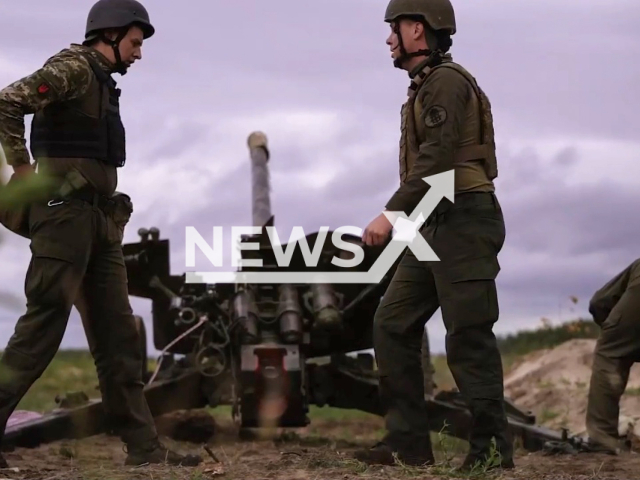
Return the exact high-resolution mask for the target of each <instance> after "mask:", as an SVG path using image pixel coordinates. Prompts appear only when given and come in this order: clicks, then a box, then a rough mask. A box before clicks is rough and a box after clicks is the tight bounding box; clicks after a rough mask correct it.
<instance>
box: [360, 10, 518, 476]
mask: <svg viewBox="0 0 640 480" xmlns="http://www.w3.org/2000/svg"><path fill="white" fill-rule="evenodd" d="M385 21H386V22H388V23H389V24H390V28H391V33H390V35H389V37H388V39H387V44H388V45H389V47H390V50H391V56H392V58H393V63H394V66H395V67H397V68H400V69H403V70H406V71H407V72H408V74H409V77H410V85H409V89H408V92H407V94H408V99H407V101H406V103H405V104H404V105H403V108H402V113H401V119H402V121H401V140H400V186H399V188H398V190H397V191H396V192H395V193H394V194H393V196H392V197H391V199H390V200H389V201H388V202H387V204H386V205H385V211H383V213H380V215H379V216H378V217H377V218H375V219H374V220H373V221H372V222H371V223H370V224H369V225H368V226H367V228H366V229H365V231H364V234H363V240H364V241H365V243H367V244H368V245H375V244H382V243H383V242H385V241H386V240H387V239H388V237H389V235H390V232H391V230H392V223H391V222H390V220H388V218H387V215H389V216H390V217H391V218H392V220H393V218H394V215H393V214H391V213H390V212H404V213H405V214H406V215H410V214H411V213H412V211H413V210H414V208H415V207H416V206H417V205H418V203H419V201H420V200H421V199H422V198H423V197H424V195H425V194H426V192H427V190H428V189H429V185H428V184H427V183H425V181H424V180H423V178H425V177H428V176H431V175H435V174H439V173H443V172H446V171H450V170H453V171H454V175H455V199H454V202H453V203H452V202H450V201H449V200H445V199H443V200H442V201H441V202H440V203H439V205H438V206H437V207H436V209H435V211H434V212H433V213H432V214H431V215H430V216H429V217H428V219H427V221H426V222H425V225H424V226H423V228H422V229H421V231H420V233H421V234H422V236H423V237H424V238H425V239H426V241H427V243H428V244H429V245H430V246H431V247H432V248H433V250H434V252H435V253H436V254H437V256H438V258H439V259H440V261H436V262H430V261H419V260H418V259H417V258H416V256H415V255H414V253H413V252H412V251H411V250H407V252H406V253H405V254H404V256H403V258H402V260H401V262H400V264H399V266H398V268H397V269H396V272H395V274H394V277H393V279H392V281H391V283H390V285H389V287H388V289H387V291H386V292H385V294H384V297H383V299H382V302H381V304H380V306H379V309H378V311H377V312H376V315H375V319H374V347H375V352H376V360H377V363H378V368H379V375H380V396H381V402H382V405H383V406H384V408H385V411H386V414H385V421H386V428H387V431H388V433H387V435H386V436H385V437H384V439H383V440H382V442H380V443H378V444H377V445H376V446H374V447H373V448H371V449H368V450H362V451H359V452H357V453H356V458H358V459H360V460H362V461H364V462H368V463H378V464H392V463H393V461H394V455H393V454H394V453H396V454H397V455H398V457H399V459H400V460H401V461H403V462H405V463H409V464H414V465H417V464H431V463H433V461H434V458H433V453H432V446H431V442H430V437H429V418H428V417H427V414H426V411H425V403H424V397H423V393H424V391H423V381H422V379H423V377H422V372H421V365H420V363H421V362H420V338H421V335H422V331H423V329H424V326H425V324H426V322H427V321H428V319H429V318H431V317H432V316H433V314H434V313H435V312H436V310H437V309H438V308H441V309H442V317H443V320H444V324H445V327H446V330H447V336H446V348H447V360H448V364H449V368H450V370H451V372H452V374H453V377H454V379H455V381H456V384H457V385H458V388H459V390H460V392H461V393H462V395H463V396H464V398H465V400H466V402H467V404H468V405H469V407H470V410H471V413H472V416H473V420H472V422H471V425H470V437H469V443H470V450H469V452H468V455H467V457H466V459H465V460H464V463H463V465H462V467H461V468H462V469H463V470H466V469H469V468H471V467H473V465H475V464H476V463H477V462H485V461H486V460H487V459H488V458H489V456H490V454H491V452H492V451H493V450H492V443H493V440H495V445H496V447H497V451H498V452H499V453H500V456H501V462H500V463H499V465H501V466H502V467H505V468H511V467H513V459H512V456H513V453H512V449H513V447H512V442H511V439H510V437H509V434H508V423H507V418H506V413H505V407H504V397H503V372H502V363H501V357H500V353H499V351H498V347H497V344H496V338H495V335H494V333H493V325H494V323H495V322H496V321H497V320H498V296H497V292H496V283H495V280H496V276H497V274H498V272H499V270H500V267H499V264H498V259H497V257H498V253H499V252H500V250H501V248H502V246H503V242H504V239H505V225H504V219H503V215H502V210H501V207H500V204H499V203H498V199H497V198H496V195H495V188H494V183H493V180H494V179H495V178H496V177H497V164H496V156H495V144H494V138H493V121H492V115H491V106H490V103H489V100H488V98H487V96H486V95H485V94H484V92H483V91H482V90H481V89H480V87H479V86H478V84H477V83H476V81H475V79H474V77H472V76H471V75H470V74H469V73H468V72H467V71H466V70H465V69H464V68H463V67H461V66H460V65H458V64H457V63H455V62H453V60H452V57H451V55H450V53H449V48H450V47H451V45H452V41H451V36H452V35H453V34H455V32H456V23H455V17H454V11H453V7H452V5H451V3H450V2H449V0H391V1H390V2H389V4H388V7H387V10H386V14H385ZM494 458H495V457H494Z"/></svg>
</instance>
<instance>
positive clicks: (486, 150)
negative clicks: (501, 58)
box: [400, 61, 498, 190]
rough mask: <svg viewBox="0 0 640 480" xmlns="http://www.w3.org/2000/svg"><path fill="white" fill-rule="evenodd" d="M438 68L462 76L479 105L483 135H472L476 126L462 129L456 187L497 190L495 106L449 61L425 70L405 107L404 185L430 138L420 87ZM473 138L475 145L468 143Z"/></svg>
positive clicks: (455, 164)
mask: <svg viewBox="0 0 640 480" xmlns="http://www.w3.org/2000/svg"><path fill="white" fill-rule="evenodd" d="M438 68H452V69H454V70H455V71H457V72H459V73H460V74H462V75H463V76H464V77H465V79H466V80H467V81H468V82H469V84H470V85H471V86H472V87H473V90H474V92H475V98H472V102H474V103H476V104H477V108H478V112H477V115H478V117H477V123H478V126H479V131H470V130H469V128H473V125H468V124H467V125H462V128H461V130H460V142H461V143H462V144H461V145H459V146H458V148H457V149H456V150H455V152H454V159H453V163H454V167H455V169H456V187H457V189H461V190H466V189H474V188H475V187H476V186H478V188H479V189H481V190H486V189H493V186H492V181H493V179H495V178H496V177H497V176H498V165H497V160H496V146H495V140H494V130H493V116H492V113H491V104H490V102H489V99H488V98H487V96H486V95H485V94H484V92H483V91H482V89H481V88H480V87H479V86H478V84H477V83H476V80H475V78H474V77H473V76H471V74H470V73H469V72H467V70H465V69H464V68H463V67H461V66H460V65H458V64H456V63H454V62H451V61H447V62H442V63H440V64H439V65H437V66H435V67H429V66H427V67H425V68H424V69H423V70H421V71H420V72H419V73H418V74H417V75H416V77H415V78H414V79H413V81H412V82H411V85H410V87H409V90H408V96H409V98H408V100H407V101H406V103H405V104H404V105H403V106H402V111H401V115H402V122H401V132H402V135H401V139H400V182H401V183H404V182H405V181H406V180H407V177H408V176H409V173H410V172H411V169H412V167H413V165H414V163H415V161H416V158H417V157H418V152H419V149H420V144H421V143H422V142H423V141H424V138H425V136H426V131H425V130H426V128H427V127H426V125H424V123H423V121H422V120H421V115H422V105H421V102H419V101H417V97H418V93H419V91H420V87H421V86H422V85H423V84H424V81H425V80H426V78H427V77H428V76H429V75H430V74H431V73H432V72H433V71H434V70H436V69H438ZM470 138H473V139H474V140H473V142H472V144H469V142H468V139H470Z"/></svg>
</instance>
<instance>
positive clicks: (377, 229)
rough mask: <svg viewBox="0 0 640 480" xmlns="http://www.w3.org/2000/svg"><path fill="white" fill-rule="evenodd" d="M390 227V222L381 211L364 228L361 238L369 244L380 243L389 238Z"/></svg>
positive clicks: (391, 226)
mask: <svg viewBox="0 0 640 480" xmlns="http://www.w3.org/2000/svg"><path fill="white" fill-rule="evenodd" d="M392 228H393V225H392V224H391V222H390V221H389V220H388V219H387V217H386V216H385V215H384V214H383V213H381V214H380V215H378V216H377V217H376V218H374V219H373V221H372V222H371V223H369V225H368V226H367V228H365V229H364V233H363V234H362V240H363V241H364V243H365V244H366V245H369V246H372V245H382V244H384V243H385V242H386V241H387V239H388V238H389V235H390V234H391V229H392Z"/></svg>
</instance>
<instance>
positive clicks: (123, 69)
mask: <svg viewBox="0 0 640 480" xmlns="http://www.w3.org/2000/svg"><path fill="white" fill-rule="evenodd" d="M128 31H129V29H128V28H123V29H121V30H120V33H118V36H117V37H116V39H115V40H111V39H110V38H108V37H107V36H106V35H105V34H104V33H102V34H101V35H100V39H101V40H102V41H103V42H104V43H106V44H108V45H111V48H112V49H113V56H114V58H115V59H116V62H115V67H114V69H113V71H114V72H116V73H119V74H120V75H126V73H127V69H128V68H129V67H127V65H126V64H125V63H124V62H123V61H122V58H121V57H120V49H119V48H118V47H119V46H120V42H121V41H122V39H123V38H124V37H125V36H126V35H127V32H128Z"/></svg>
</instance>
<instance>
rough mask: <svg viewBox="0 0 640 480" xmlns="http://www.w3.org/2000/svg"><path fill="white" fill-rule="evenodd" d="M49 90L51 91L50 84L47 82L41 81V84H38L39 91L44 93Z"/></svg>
mask: <svg viewBox="0 0 640 480" xmlns="http://www.w3.org/2000/svg"><path fill="white" fill-rule="evenodd" d="M48 91H49V85H47V84H46V83H41V84H40V85H38V93H40V94H43V95H44V94H45V93H47V92H48Z"/></svg>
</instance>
